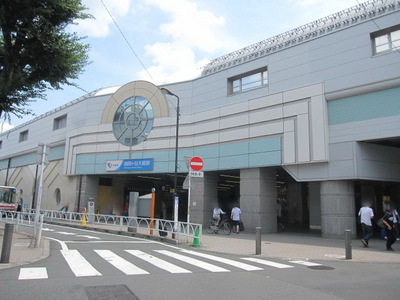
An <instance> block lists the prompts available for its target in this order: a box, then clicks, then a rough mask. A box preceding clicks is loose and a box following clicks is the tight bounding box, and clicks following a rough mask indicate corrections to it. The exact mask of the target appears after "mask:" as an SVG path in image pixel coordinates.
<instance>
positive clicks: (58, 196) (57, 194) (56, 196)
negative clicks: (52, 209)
mask: <svg viewBox="0 0 400 300" xmlns="http://www.w3.org/2000/svg"><path fill="white" fill-rule="evenodd" d="M54 199H55V200H56V203H57V205H60V203H61V191H60V189H59V188H56V190H55V191H54Z"/></svg>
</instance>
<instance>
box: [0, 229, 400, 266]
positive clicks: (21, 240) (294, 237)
mask: <svg viewBox="0 0 400 300" xmlns="http://www.w3.org/2000/svg"><path fill="white" fill-rule="evenodd" d="M3 226H4V223H3V224H1V223H0V251H1V250H2V244H3V231H4V227H3ZM78 227H81V226H78ZM107 231H108V232H112V230H111V228H110V230H107ZM156 235H157V237H158V233H157V232H156V234H155V236H154V237H156ZM385 242H386V241H385V240H384V239H381V238H375V239H371V240H370V247H369V248H364V247H363V245H362V244H361V242H360V240H353V241H352V247H351V248H352V251H351V254H352V259H346V257H345V255H346V252H345V244H344V240H337V239H324V238H321V237H319V236H318V235H316V234H309V233H298V232H296V233H293V232H283V233H277V234H262V235H261V254H260V256H261V257H264V258H281V259H285V260H310V261H347V262H381V263H400V242H397V243H395V244H394V245H393V248H394V249H395V252H388V251H386V250H385V249H386V245H385ZM200 243H201V246H196V247H194V246H192V245H193V243H192V241H188V242H187V243H185V242H181V243H179V247H182V248H186V249H187V248H191V249H197V250H200V251H207V252H214V253H226V254H235V255H243V256H253V255H255V254H256V240H255V233H250V232H246V231H245V232H241V233H240V234H234V233H232V234H230V235H225V234H223V233H220V234H208V233H206V232H203V236H202V237H201V239H200ZM30 244H31V238H30V237H29V236H28V235H27V234H25V233H21V232H14V233H13V239H12V247H11V252H10V263H7V264H5V263H0V269H4V268H10V267H14V266H19V265H23V264H28V263H32V262H35V261H38V260H41V259H43V258H46V257H47V256H48V255H49V250H50V246H49V245H50V244H49V241H48V240H46V239H43V240H42V242H41V244H40V247H39V248H33V247H30ZM196 245H198V243H196Z"/></svg>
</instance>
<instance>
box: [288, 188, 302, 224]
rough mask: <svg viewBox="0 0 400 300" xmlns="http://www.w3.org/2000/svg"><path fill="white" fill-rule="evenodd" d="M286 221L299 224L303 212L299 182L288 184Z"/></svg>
mask: <svg viewBox="0 0 400 300" xmlns="http://www.w3.org/2000/svg"><path fill="white" fill-rule="evenodd" d="M287 204H288V222H289V223H295V224H301V223H302V213H303V198H302V186H301V183H299V182H294V183H289V184H288V203H287Z"/></svg>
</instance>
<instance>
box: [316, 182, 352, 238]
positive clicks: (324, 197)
mask: <svg viewBox="0 0 400 300" xmlns="http://www.w3.org/2000/svg"><path fill="white" fill-rule="evenodd" d="M346 229H350V230H351V235H352V237H354V238H355V237H356V212H355V200H354V185H353V183H352V182H351V181H324V182H321V234H322V237H324V238H338V239H342V238H344V230H346Z"/></svg>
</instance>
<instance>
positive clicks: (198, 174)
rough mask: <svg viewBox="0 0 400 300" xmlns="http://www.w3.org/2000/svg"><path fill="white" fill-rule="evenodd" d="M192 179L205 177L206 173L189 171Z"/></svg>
mask: <svg viewBox="0 0 400 300" xmlns="http://www.w3.org/2000/svg"><path fill="white" fill-rule="evenodd" d="M189 176H190V177H204V172H202V171H189Z"/></svg>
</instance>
